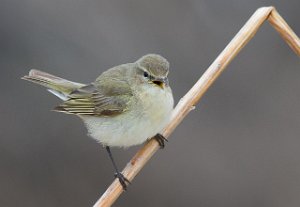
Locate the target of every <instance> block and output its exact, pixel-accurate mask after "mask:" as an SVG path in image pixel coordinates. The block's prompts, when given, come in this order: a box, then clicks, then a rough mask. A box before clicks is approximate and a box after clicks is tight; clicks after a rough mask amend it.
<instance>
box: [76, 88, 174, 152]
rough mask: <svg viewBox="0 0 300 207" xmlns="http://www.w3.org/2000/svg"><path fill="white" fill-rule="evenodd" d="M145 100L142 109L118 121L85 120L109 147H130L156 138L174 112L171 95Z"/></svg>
mask: <svg viewBox="0 0 300 207" xmlns="http://www.w3.org/2000/svg"><path fill="white" fill-rule="evenodd" d="M146 96H147V97H141V98H142V100H145V102H143V103H142V105H143V109H142V110H141V108H140V106H137V107H138V108H139V110H137V107H134V108H133V109H131V110H129V111H127V112H125V113H124V114H120V115H116V116H114V117H91V116H82V117H81V118H82V119H83V121H84V122H85V124H86V127H87V129H88V134H89V136H91V137H92V138H94V139H96V140H97V141H99V142H100V143H101V144H103V145H105V146H111V147H113V146H116V147H129V146H133V145H138V144H141V143H143V142H145V141H146V140H147V139H149V138H151V137H153V136H154V135H156V134H157V133H159V132H161V130H162V129H163V128H164V127H165V126H166V124H167V123H168V122H169V119H170V116H171V113H172V110H173V97H172V94H171V93H157V91H155V97H156V98H155V99H154V98H150V99H149V96H151V93H147V94H146Z"/></svg>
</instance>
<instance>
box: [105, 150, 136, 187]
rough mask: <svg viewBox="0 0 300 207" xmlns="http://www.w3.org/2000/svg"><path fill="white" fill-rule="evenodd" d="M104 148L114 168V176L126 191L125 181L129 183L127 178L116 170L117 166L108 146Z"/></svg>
mask: <svg viewBox="0 0 300 207" xmlns="http://www.w3.org/2000/svg"><path fill="white" fill-rule="evenodd" d="M105 148H106V151H107V153H108V156H109V158H110V160H111V162H112V164H113V166H114V168H115V171H116V173H115V177H116V178H118V179H119V182H120V183H121V185H122V187H123V190H125V191H126V190H127V184H126V183H128V184H130V181H129V180H128V179H127V178H125V177H124V175H123V174H122V173H121V172H120V171H119V170H118V167H117V165H116V163H115V161H114V158H113V156H112V153H111V151H110V148H109V147H108V146H106V147H105Z"/></svg>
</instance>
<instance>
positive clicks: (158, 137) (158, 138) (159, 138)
mask: <svg viewBox="0 0 300 207" xmlns="http://www.w3.org/2000/svg"><path fill="white" fill-rule="evenodd" d="M153 139H155V140H156V141H157V142H158V145H159V146H160V148H161V149H163V148H165V141H166V142H168V140H167V139H166V138H165V137H164V136H163V135H162V134H159V133H158V134H156V135H155V136H154V137H153Z"/></svg>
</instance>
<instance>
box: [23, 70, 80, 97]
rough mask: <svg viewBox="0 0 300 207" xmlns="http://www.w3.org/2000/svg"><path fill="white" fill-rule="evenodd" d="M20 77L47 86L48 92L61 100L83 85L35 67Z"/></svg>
mask: <svg viewBox="0 0 300 207" xmlns="http://www.w3.org/2000/svg"><path fill="white" fill-rule="evenodd" d="M22 79H23V80H27V81H30V82H33V83H36V84H39V85H42V86H44V87H46V88H48V91H49V92H51V93H52V94H54V95H56V96H57V97H59V98H60V99H62V100H67V99H68V98H67V96H68V95H69V94H70V93H71V92H72V91H74V90H76V89H78V88H81V87H83V86H85V85H84V84H81V83H75V82H72V81H68V80H65V79H63V78H60V77H57V76H54V75H51V74H49V73H45V72H42V71H39V70H35V69H32V70H30V71H29V75H26V76H24V77H22Z"/></svg>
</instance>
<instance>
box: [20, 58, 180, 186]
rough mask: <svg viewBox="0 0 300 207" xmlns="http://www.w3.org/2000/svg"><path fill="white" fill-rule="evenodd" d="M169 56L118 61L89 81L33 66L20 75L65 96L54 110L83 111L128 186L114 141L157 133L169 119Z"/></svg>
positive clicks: (126, 142)
mask: <svg viewBox="0 0 300 207" xmlns="http://www.w3.org/2000/svg"><path fill="white" fill-rule="evenodd" d="M168 73H169V62H168V61H167V60H166V59H165V58H163V57H162V56H160V55H157V54H148V55H145V56H143V57H141V58H140V59H138V60H137V61H136V62H134V63H127V64H122V65H119V66H115V67H113V68H111V69H108V70H107V71H105V72H103V73H102V74H101V75H100V76H99V77H98V78H97V79H96V80H95V81H94V82H92V83H90V84H82V83H76V82H72V81H68V80H65V79H63V78H60V77H57V76H54V75H51V74H48V73H45V72H42V71H39V70H35V69H32V70H30V72H29V75H26V76H24V77H22V79H24V80H27V81H31V82H33V83H37V84H39V85H42V86H44V87H46V88H47V89H48V91H49V92H51V93H52V94H54V95H56V96H57V97H59V98H60V99H61V100H63V102H62V103H61V104H60V105H58V106H57V107H55V108H54V111H58V112H63V113H67V114H74V115H77V116H78V117H80V118H81V119H82V120H83V122H84V123H85V126H86V128H87V130H88V135H89V136H90V137H92V138H94V139H95V140H97V141H98V142H100V143H101V144H102V145H103V146H104V147H105V148H106V150H107V152H108V155H109V157H110V159H111V161H112V164H113V167H114V168H115V171H116V173H115V177H116V178H118V179H119V181H120V183H121V185H122V187H123V189H124V190H126V187H127V184H130V182H129V180H128V179H127V178H126V177H124V176H123V174H122V173H121V172H120V171H119V170H118V168H117V166H116V164H115V161H114V159H113V156H112V153H111V150H110V147H124V148H127V147H130V146H134V145H138V144H142V143H143V142H145V141H146V140H148V139H150V138H151V137H154V138H155V139H156V140H157V141H158V143H159V145H160V146H161V147H162V148H163V147H164V141H166V139H165V138H164V137H163V136H162V135H161V134H159V132H160V131H161V130H162V129H163V128H164V127H165V126H166V125H167V123H168V121H169V120H170V117H171V113H172V110H173V105H174V100H173V95H172V90H171V88H170V86H169V82H168Z"/></svg>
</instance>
